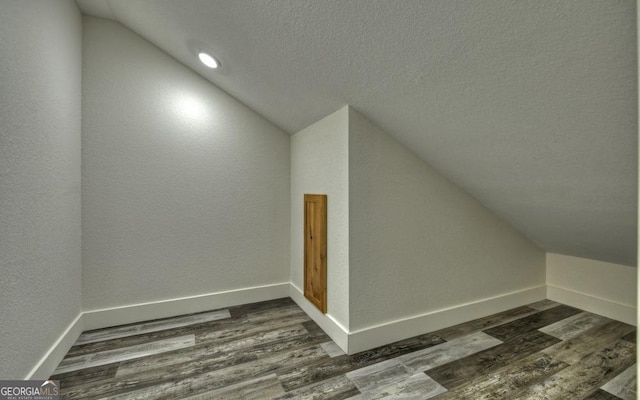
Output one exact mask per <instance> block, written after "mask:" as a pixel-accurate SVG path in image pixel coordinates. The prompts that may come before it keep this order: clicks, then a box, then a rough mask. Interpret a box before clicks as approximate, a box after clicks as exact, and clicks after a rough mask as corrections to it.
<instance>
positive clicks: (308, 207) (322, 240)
mask: <svg viewBox="0 0 640 400" xmlns="http://www.w3.org/2000/svg"><path fill="white" fill-rule="evenodd" d="M304 297H306V298H307V299H309V301H311V302H312V303H313V304H314V305H315V306H316V307H318V309H319V310H320V311H322V312H323V313H326V312H327V195H325V194H305V195H304Z"/></svg>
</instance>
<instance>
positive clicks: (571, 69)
mask: <svg viewBox="0 0 640 400" xmlns="http://www.w3.org/2000/svg"><path fill="white" fill-rule="evenodd" d="M78 3H79V4H80V6H81V7H83V8H84V10H85V11H87V12H89V13H98V14H101V15H105V16H109V17H111V18H115V19H117V20H119V21H121V22H122V23H123V24H125V25H126V26H129V27H130V28H131V29H133V30H135V31H136V32H138V33H140V34H141V35H142V36H143V37H145V38H147V39H148V40H150V41H151V42H153V43H155V44H156V45H157V46H159V47H160V48H162V49H164V50H165V51H167V52H168V53H169V54H171V55H172V56H174V57H176V58H177V59H178V60H181V61H182V62H184V63H185V64H186V65H189V66H190V67H192V68H194V70H196V71H198V72H199V73H200V74H202V75H203V76H205V77H206V78H207V79H209V80H211V81H212V82H214V83H215V84H216V85H218V86H219V87H221V88H223V89H224V90H225V91H227V92H228V93H231V94H232V95H233V96H235V97H236V98H238V99H240V100H241V101H243V102H245V104H247V105H249V106H250V107H251V108H252V109H254V110H256V111H257V112H259V113H261V114H262V115H264V116H265V117H266V118H268V119H269V120H270V121H274V122H275V123H276V124H278V125H279V126H280V127H282V128H284V129H285V130H287V131H289V132H290V133H294V132H297V131H299V130H300V129H302V128H303V127H306V126H308V125H310V124H311V123H313V122H315V121H317V120H319V119H320V118H321V117H323V116H325V115H328V114H329V113H330V112H332V111H334V110H336V109H338V108H339V107H341V106H342V105H344V104H350V105H352V106H354V107H355V108H356V109H357V110H359V111H361V112H362V113H363V114H365V115H367V117H368V118H369V119H371V120H372V121H373V122H374V123H375V124H376V125H378V126H380V127H381V128H382V129H384V130H385V131H386V132H389V133H390V134H392V135H393V136H394V137H396V138H397V139H398V140H399V141H401V142H402V143H403V144H405V145H406V146H407V147H409V148H410V149H411V150H412V151H414V152H415V153H417V154H418V155H420V157H421V158H422V159H423V160H425V161H426V162H427V163H429V165H431V166H433V168H434V169H436V170H437V171H439V172H440V173H442V174H443V175H445V176H446V177H447V178H448V179H450V180H451V181H452V182H454V183H455V184H456V185H458V186H460V187H461V188H463V190H465V191H466V192H467V193H470V194H471V195H473V196H474V197H476V198H477V199H479V200H480V201H481V202H482V203H483V204H484V205H485V206H487V207H488V208H490V209H491V210H493V211H494V212H495V213H497V214H498V215H500V216H501V217H502V218H504V219H505V220H507V221H509V223H511V224H512V225H513V226H514V227H515V228H516V229H517V230H519V231H520V232H521V233H522V234H524V235H525V236H527V237H528V238H529V239H531V240H533V241H534V242H535V243H536V244H537V245H538V246H540V247H541V248H544V249H545V250H547V251H550V252H554V253H562V254H570V255H574V256H578V257H585V258H593V259H599V260H602V261H608V262H612V263H621V264H627V265H635V263H636V247H637V240H636V235H637V232H636V230H637V227H636V225H637V221H636V219H637V217H636V215H637V189H638V171H637V168H636V165H637V159H638V132H637V125H638V112H637V102H638V95H637V79H638V74H637V45H636V40H637V39H636V37H637V35H636V25H637V24H636V10H635V9H636V1H635V0H612V1H603V0H554V1H531V0H483V1H473V0H458V1H451V0H429V1H424V0H405V1H371V0H350V1H344V0H323V1H317V0H279V1H251V0H234V1H215V2H212V1H211V0H190V1H188V2H184V1H131V0H108V1H107V0H78ZM105 3H106V4H105ZM194 38H197V39H198V40H200V42H196V43H194V42H193V39H194ZM203 44H204V45H206V46H205V47H206V48H208V49H209V50H210V51H213V52H214V53H216V54H217V55H218V56H219V57H220V58H221V60H222V62H223V68H224V66H225V65H227V66H228V68H229V72H230V73H228V74H219V73H213V72H212V71H210V70H207V69H206V68H203V67H202V66H201V65H199V63H198V61H197V60H196V59H195V58H194V57H193V51H194V46H195V47H197V46H201V45H203ZM274 44H277V45H274Z"/></svg>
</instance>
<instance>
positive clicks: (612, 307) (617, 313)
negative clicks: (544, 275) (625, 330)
mask: <svg viewBox="0 0 640 400" xmlns="http://www.w3.org/2000/svg"><path fill="white" fill-rule="evenodd" d="M547 298H548V299H549V300H553V301H557V302H558V303H563V304H567V305H569V306H572V307H576V308H579V309H581V310H585V311H589V312H592V313H594V314H598V315H602V316H604V317H607V318H611V319H615V320H617V321H622V322H624V323H627V324H631V325H635V326H637V314H636V307H634V306H630V305H626V304H621V303H618V302H615V301H612V300H607V299H603V298H600V297H597V296H593V295H590V294H587V293H582V292H578V291H575V290H572V289H567V288H563V287H559V286H555V285H547Z"/></svg>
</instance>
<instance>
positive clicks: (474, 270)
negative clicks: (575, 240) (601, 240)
mask: <svg viewBox="0 0 640 400" xmlns="http://www.w3.org/2000/svg"><path fill="white" fill-rule="evenodd" d="M349 266H350V270H351V272H350V280H349V284H350V287H349V303H350V304H349V315H350V319H349V327H350V330H358V329H363V328H366V327H370V326H373V325H376V324H381V323H384V322H388V321H392V320H397V319H401V318H404V317H411V316H414V315H419V314H423V313H427V312H430V311H435V310H439V309H442V308H446V307H451V306H456V305H461V304H464V303H467V302H471V301H476V300H482V299H486V298H489V297H494V296H498V295H501V294H506V293H509V292H513V291H517V290H522V289H527V288H531V287H534V286H538V285H544V283H545V253H544V252H543V251H542V250H540V249H539V248H537V247H536V246H535V245H533V244H532V243H531V242H530V241H529V240H527V239H526V238H525V237H524V236H522V235H521V234H519V233H518V232H517V231H515V230H514V229H513V228H512V227H511V226H510V225H508V224H507V223H505V222H504V221H502V220H501V219H499V218H498V217H496V215H495V214H493V213H492V212H491V211H489V210H488V209H487V208H485V207H484V206H482V204H480V202H478V201H477V200H475V199H474V198H472V197H471V196H469V195H467V194H466V193H464V192H463V191H462V190H461V189H460V188H458V187H457V186H455V185H453V184H452V183H451V182H449V181H448V180H446V179H445V178H444V177H442V176H441V175H440V174H438V173H437V172H436V171H435V170H433V169H432V168H431V167H430V166H429V165H427V164H426V163H425V162H424V161H422V160H421V159H420V158H419V157H418V156H417V155H415V153H413V152H411V151H409V150H408V149H407V148H405V147H403V146H402V145H401V144H400V143H398V142H397V141H396V140H395V139H393V138H392V137H391V136H389V135H388V134H386V133H385V132H384V131H382V130H381V129H380V128H378V127H377V126H375V125H374V124H372V123H371V122H369V121H368V120H367V119H366V118H364V117H363V116H362V115H361V114H360V113H358V112H357V111H355V110H354V109H350V113H349ZM354 277H356V278H354ZM399 294H402V295H401V296H399ZM426 331H429V328H428V327H425V332H426Z"/></svg>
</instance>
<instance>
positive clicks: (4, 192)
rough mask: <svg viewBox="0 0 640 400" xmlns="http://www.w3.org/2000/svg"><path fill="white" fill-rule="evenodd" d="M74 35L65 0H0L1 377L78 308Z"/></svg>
mask: <svg viewBox="0 0 640 400" xmlns="http://www.w3.org/2000/svg"><path fill="white" fill-rule="evenodd" d="M81 35H82V25H81V16H80V12H79V11H78V9H77V8H76V5H75V3H74V2H73V1H71V0H68V1H58V0H55V1H54V0H39V1H38V0H36V1H28V2H25V1H20V0H3V1H2V2H0V37H2V40H0V54H1V55H2V56H1V57H0V96H1V97H0V271H2V279H0V343H2V346H1V347H2V351H0V379H24V378H25V377H26V376H27V374H28V373H29V371H30V370H31V368H33V366H34V365H36V363H37V362H38V361H39V359H40V358H41V357H42V356H44V354H45V353H46V351H47V350H48V349H49V348H50V347H51V346H52V345H53V344H54V342H55V341H56V340H57V339H58V337H59V336H60V335H61V334H62V333H63V331H64V330H65V329H66V328H67V326H68V325H69V324H70V323H71V322H72V321H73V319H74V318H75V317H76V316H77V315H78V314H79V312H80V310H81V305H80V299H81V288H80V276H81V275H80V246H81V245H80V110H81V105H80V93H81V91H80V78H81V75H80V73H81V49H82V45H81V40H82V36H81Z"/></svg>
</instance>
